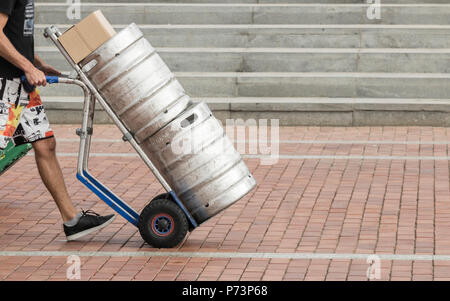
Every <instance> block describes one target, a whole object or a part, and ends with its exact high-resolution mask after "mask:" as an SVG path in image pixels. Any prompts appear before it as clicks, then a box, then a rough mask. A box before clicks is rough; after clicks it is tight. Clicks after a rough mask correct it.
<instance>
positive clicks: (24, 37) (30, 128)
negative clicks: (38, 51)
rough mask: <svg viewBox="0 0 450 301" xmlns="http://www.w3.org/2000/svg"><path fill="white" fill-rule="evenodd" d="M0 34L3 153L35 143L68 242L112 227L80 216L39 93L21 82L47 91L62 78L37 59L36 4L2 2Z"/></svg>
mask: <svg viewBox="0 0 450 301" xmlns="http://www.w3.org/2000/svg"><path fill="white" fill-rule="evenodd" d="M0 29H1V30H0V148H5V147H6V145H7V143H8V142H9V141H10V140H11V139H12V138H13V137H14V138H16V136H20V137H21V138H22V140H23V141H25V142H30V143H32V145H33V149H34V153H35V159H36V164H37V167H38V170H39V174H40V176H41V178H42V181H43V182H44V184H45V186H46V187H47V189H48V190H49V192H50V194H51V195H52V197H53V199H54V201H55V203H56V205H57V206H58V209H59V211H60V213H61V216H62V219H63V222H64V225H63V228H64V232H65V234H66V237H67V240H75V239H78V238H80V237H82V236H84V235H87V234H89V233H92V232H94V231H96V230H99V229H101V228H103V227H105V226H107V225H108V224H110V223H111V222H112V221H113V220H114V218H115V216H114V215H108V216H100V215H98V214H96V213H95V212H93V211H91V210H88V211H81V212H77V210H76V209H75V207H74V206H73V205H72V202H71V200H70V197H69V195H68V193H67V189H66V185H65V183H64V179H63V175H62V171H61V168H60V167H59V163H58V160H57V158H56V152H55V148H56V141H55V138H54V136H53V131H52V130H51V128H50V125H49V122H48V119H47V116H46V114H45V111H44V108H43V106H42V101H41V98H40V96H39V92H38V91H37V90H34V91H33V92H31V93H27V92H26V91H24V88H23V85H22V83H21V82H20V77H21V76H22V75H25V77H26V78H27V80H28V82H29V83H30V84H31V85H33V86H45V85H46V84H47V82H46V79H45V75H46V74H56V75H59V74H60V73H59V72H58V71H57V70H55V69H54V68H52V67H51V66H49V65H47V64H46V63H45V62H44V61H43V60H42V59H41V58H39V57H38V56H37V55H35V54H34V38H33V35H34V0H1V1H0Z"/></svg>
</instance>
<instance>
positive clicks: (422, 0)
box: [35, 0, 448, 4]
mask: <svg viewBox="0 0 450 301" xmlns="http://www.w3.org/2000/svg"><path fill="white" fill-rule="evenodd" d="M41 2H42V3H48V2H51V3H66V2H67V1H66V0H35V3H41ZM82 2H84V3H124V2H125V0H83V1H82ZM130 2H131V3H255V4H256V3H260V4H267V3H272V4H281V3H312V4H315V3H341V4H342V3H353V4H364V3H367V0H132V1H130ZM382 3H389V4H408V3H409V4H412V3H419V4H433V3H435V4H438V3H448V0H429V1H427V0H383V1H382Z"/></svg>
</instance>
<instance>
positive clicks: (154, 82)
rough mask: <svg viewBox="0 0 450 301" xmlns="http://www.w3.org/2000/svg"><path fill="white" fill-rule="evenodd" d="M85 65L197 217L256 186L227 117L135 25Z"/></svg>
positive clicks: (202, 218)
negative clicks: (188, 88) (196, 99)
mask: <svg viewBox="0 0 450 301" xmlns="http://www.w3.org/2000/svg"><path fill="white" fill-rule="evenodd" d="M80 66H81V67H82V68H83V70H84V71H85V72H86V74H87V76H88V77H89V79H90V80H91V81H92V82H93V83H94V85H95V86H96V88H97V90H98V91H99V92H100V93H101V94H102V96H103V97H104V98H105V100H106V102H107V103H108V104H109V106H110V107H111V109H112V110H113V111H114V112H115V114H116V115H117V116H118V117H119V119H120V120H122V122H123V123H124V124H125V126H126V127H127V128H128V130H129V131H130V133H132V134H133V136H134V137H135V139H136V140H137V142H138V143H139V144H140V145H141V147H142V149H143V150H144V151H145V152H146V154H147V155H148V156H149V158H150V159H151V160H152V162H153V163H154V165H155V166H156V167H157V169H158V170H159V172H160V173H161V175H162V176H163V177H164V178H165V180H166V181H167V182H168V183H169V185H170V186H171V187H172V189H173V190H174V192H175V193H176V194H177V196H178V197H179V199H180V200H181V201H182V202H183V204H184V205H185V206H186V208H187V209H188V210H189V212H190V213H191V215H192V216H193V217H194V218H195V219H196V221H197V223H199V224H200V223H202V222H204V221H206V220H207V219H209V218H210V217H212V216H214V215H215V214H217V213H218V212H220V211H222V210H223V209H225V208H226V207H228V206H230V205H231V204H233V203H234V202H236V201H238V200H239V199H240V198H242V197H243V196H245V195H246V194H247V193H248V192H249V191H250V190H252V189H253V188H254V187H255V185H256V182H255V179H254V178H253V176H252V174H251V173H250V171H249V170H248V168H247V166H246V165H245V163H244V162H243V160H242V157H241V155H240V154H239V153H238V152H237V151H236V150H235V148H234V146H233V143H232V142H231V141H230V139H229V138H228V137H227V136H226V134H225V132H224V130H223V128H222V126H221V124H220V122H219V121H218V120H217V119H215V118H214V116H213V114H212V112H211V110H210V109H209V108H208V106H207V105H206V103H204V102H201V103H198V104H193V103H192V102H191V101H190V97H189V96H188V95H187V94H186V92H185V91H184V89H183V87H182V86H181V85H180V83H179V82H178V80H177V79H176V78H175V76H174V75H173V73H172V72H171V71H170V70H169V68H168V67H167V65H166V64H165V63H164V61H163V60H162V59H161V57H160V56H159V55H158V54H157V53H156V51H155V49H154V48H153V47H152V46H151V45H150V43H149V42H148V41H147V40H146V39H145V38H144V36H143V33H142V32H141V31H140V29H139V28H138V27H137V26H136V24H134V23H133V24H131V25H129V26H128V27H126V28H125V29H123V30H122V31H120V32H119V33H117V34H116V35H115V36H114V37H113V38H111V39H110V40H109V41H108V42H106V43H105V44H103V45H102V46H101V47H99V48H98V49H97V50H95V51H94V52H93V53H91V54H90V55H89V56H88V57H87V58H85V59H84V60H83V61H82V62H81V63H80Z"/></svg>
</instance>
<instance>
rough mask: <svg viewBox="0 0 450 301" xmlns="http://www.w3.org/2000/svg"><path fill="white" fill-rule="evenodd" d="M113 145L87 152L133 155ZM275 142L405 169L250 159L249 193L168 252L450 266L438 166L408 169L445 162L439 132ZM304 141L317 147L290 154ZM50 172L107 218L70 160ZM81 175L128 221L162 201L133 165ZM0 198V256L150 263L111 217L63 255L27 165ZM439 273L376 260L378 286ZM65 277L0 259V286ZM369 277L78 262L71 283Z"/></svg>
mask: <svg viewBox="0 0 450 301" xmlns="http://www.w3.org/2000/svg"><path fill="white" fill-rule="evenodd" d="M75 128H76V126H70V125H58V126H54V129H55V132H56V135H57V138H59V139H60V142H58V150H57V151H58V153H63V154H64V153H76V152H77V150H78V143H77V142H76V141H75V140H73V139H76V138H77V136H75V135H74V130H75ZM120 137H121V136H120V134H119V132H118V131H117V130H116V128H115V127H113V126H96V128H95V134H94V143H93V147H92V152H93V153H105V152H107V153H133V151H132V149H131V147H130V146H129V145H128V144H126V143H123V142H117V141H116V140H115V139H120ZM95 139H107V140H103V141H101V140H100V141H98V142H95ZM280 140H282V141H285V143H281V144H280V153H281V154H285V155H311V156H334V155H338V156H355V155H357V156H360V155H364V156H380V157H382V156H408V157H411V158H412V159H408V160H405V159H394V160H393V159H364V160H361V159H321V158H309V159H280V160H279V162H278V163H277V164H274V165H261V164H260V160H259V159H257V158H247V159H246V163H247V164H248V166H249V168H250V169H251V171H252V172H253V174H254V176H255V178H256V179H257V181H258V184H259V185H258V187H257V189H255V190H254V191H252V192H251V193H250V194H249V195H248V196H246V197H245V198H244V199H242V200H241V201H239V202H238V203H236V204H235V205H233V206H232V207H230V208H228V209H227V210H225V211H224V212H222V213H220V214H219V215H217V216H215V217H214V218H212V219H211V220H209V221H207V222H206V223H204V224H202V225H201V226H200V227H199V228H197V229H196V230H195V231H193V232H192V233H190V234H189V235H188V236H187V238H186V240H185V241H184V242H183V243H182V244H181V245H180V246H179V247H177V248H176V249H174V250H169V251H177V252H213V253H217V252H233V253H236V252H238V253H262V252H274V253H297V254H309V253H314V254H317V253H327V254H372V253H376V254H401V255H411V254H425V255H432V254H436V255H450V202H449V201H450V192H449V164H448V161H447V160H418V159H416V158H414V157H416V156H427V157H432V156H435V157H443V156H444V157H445V156H449V152H448V146H449V143H450V129H448V128H431V127H367V128H319V127H290V128H281V132H280ZM310 140H315V141H319V142H317V143H299V141H310ZM296 141H297V142H296ZM326 141H337V142H339V141H341V142H343V141H359V142H361V141H375V142H374V143H351V142H347V143H326ZM380 141H382V142H383V141H384V142H383V143H379V142H380ZM405 141H408V143H404V142H405ZM417 141H420V142H421V143H416V142H417ZM60 163H61V166H62V168H63V172H64V176H65V179H66V183H67V186H68V189H69V192H70V194H71V196H72V197H73V201H74V203H75V204H76V206H77V207H81V208H83V209H93V210H95V211H97V212H99V213H102V214H104V213H110V212H111V211H112V210H111V209H110V208H109V207H107V206H106V205H105V204H103V203H102V202H101V201H100V200H99V199H98V198H97V197H96V196H94V195H93V194H92V193H91V192H90V191H89V190H88V189H86V188H85V187H84V186H83V185H82V184H81V183H79V182H78V181H77V180H76V179H75V169H76V158H75V157H73V156H68V157H60ZM90 169H91V171H92V173H93V174H94V175H95V176H97V177H98V178H99V179H100V180H102V182H103V183H104V184H106V185H107V186H108V187H110V188H111V189H112V190H113V191H114V192H115V193H117V194H118V195H119V196H120V197H123V198H124V199H125V200H126V201H127V202H128V203H130V204H131V205H132V206H133V207H134V208H135V209H137V210H138V211H140V210H141V209H142V208H143V207H144V206H145V205H146V204H147V202H148V201H150V200H151V198H152V197H153V196H155V195H157V194H159V193H162V192H163V190H162V188H161V185H160V184H159V183H158V182H157V181H156V180H155V178H154V177H153V176H152V175H151V174H150V172H149V170H148V168H147V167H146V166H145V165H144V164H143V163H142V162H141V161H140V159H138V158H133V157H93V158H91V163H90ZM0 188H1V189H0V252H4V251H24V252H25V251H31V252H38V251H65V252H69V253H70V252H74V253H76V252H88V251H98V252H141V251H147V252H154V251H159V250H157V249H154V248H151V247H150V246H148V245H146V244H144V242H143V241H142V239H141V237H140V235H139V233H138V231H137V229H136V228H135V227H134V226H132V225H131V224H129V223H126V222H125V220H124V219H122V218H120V217H118V218H117V219H116V220H115V221H114V223H113V224H111V225H110V226H109V227H107V228H105V229H102V230H101V231H99V232H97V233H95V234H93V235H90V236H88V237H86V238H84V239H82V240H81V241H77V242H71V243H67V242H66V241H65V239H64V235H63V233H62V226H61V222H60V218H59V213H58V211H57V209H56V207H55V205H54V203H53V202H52V200H51V197H50V195H49V193H48V192H47V191H46V189H45V187H44V186H43V184H42V183H41V180H40V178H39V175H38V172H37V169H36V167H35V163H34V159H33V157H31V156H28V157H25V158H24V159H22V160H21V161H20V162H19V163H18V164H17V165H16V166H15V167H14V168H13V169H11V170H9V171H8V172H7V173H5V174H4V175H2V177H0ZM163 251H168V250H163ZM36 254H37V253H36ZM99 254H102V253H99ZM28 255H29V254H28ZM449 266H450V260H447V259H446V260H382V261H381V274H380V276H381V280H450V267H449ZM68 267H69V264H68V263H67V256H19V255H17V256H0V279H4V280H65V279H66V271H67V268H68ZM368 267H369V264H368V263H367V262H366V259H342V258H335V259H333V258H325V259H317V258H304V259H292V258H291V259H289V258H281V259H280V258H215V257H214V256H211V257H202V258H198V257H176V256H175V257H173V256H153V257H148V256H139V255H133V256H119V257H108V256H95V257H93V256H82V257H81V278H82V280H367V274H366V272H367V269H368Z"/></svg>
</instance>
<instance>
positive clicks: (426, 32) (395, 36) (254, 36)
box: [35, 20, 450, 48]
mask: <svg viewBox="0 0 450 301" xmlns="http://www.w3.org/2000/svg"><path fill="white" fill-rule="evenodd" d="M47 21H48V20H47ZM47 26H49V24H37V25H36V34H35V39H36V46H38V47H41V46H53V45H52V43H51V41H49V40H47V39H45V38H44V37H43V31H44V29H45V28H46V27H47ZM57 26H58V27H59V28H60V30H61V31H65V30H66V29H67V28H68V27H69V26H68V25H57ZM125 26H126V25H116V26H115V28H116V30H118V31H119V30H121V29H123V28H124V27H125ZM139 27H140V28H141V30H142V31H143V32H144V34H145V36H146V38H147V39H148V40H149V41H150V43H151V44H152V45H153V46H154V47H242V48H255V47H267V48H270V47H282V48H290V47H293V48H450V39H449V38H448V37H449V35H450V25H361V24H356V25H139Z"/></svg>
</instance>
